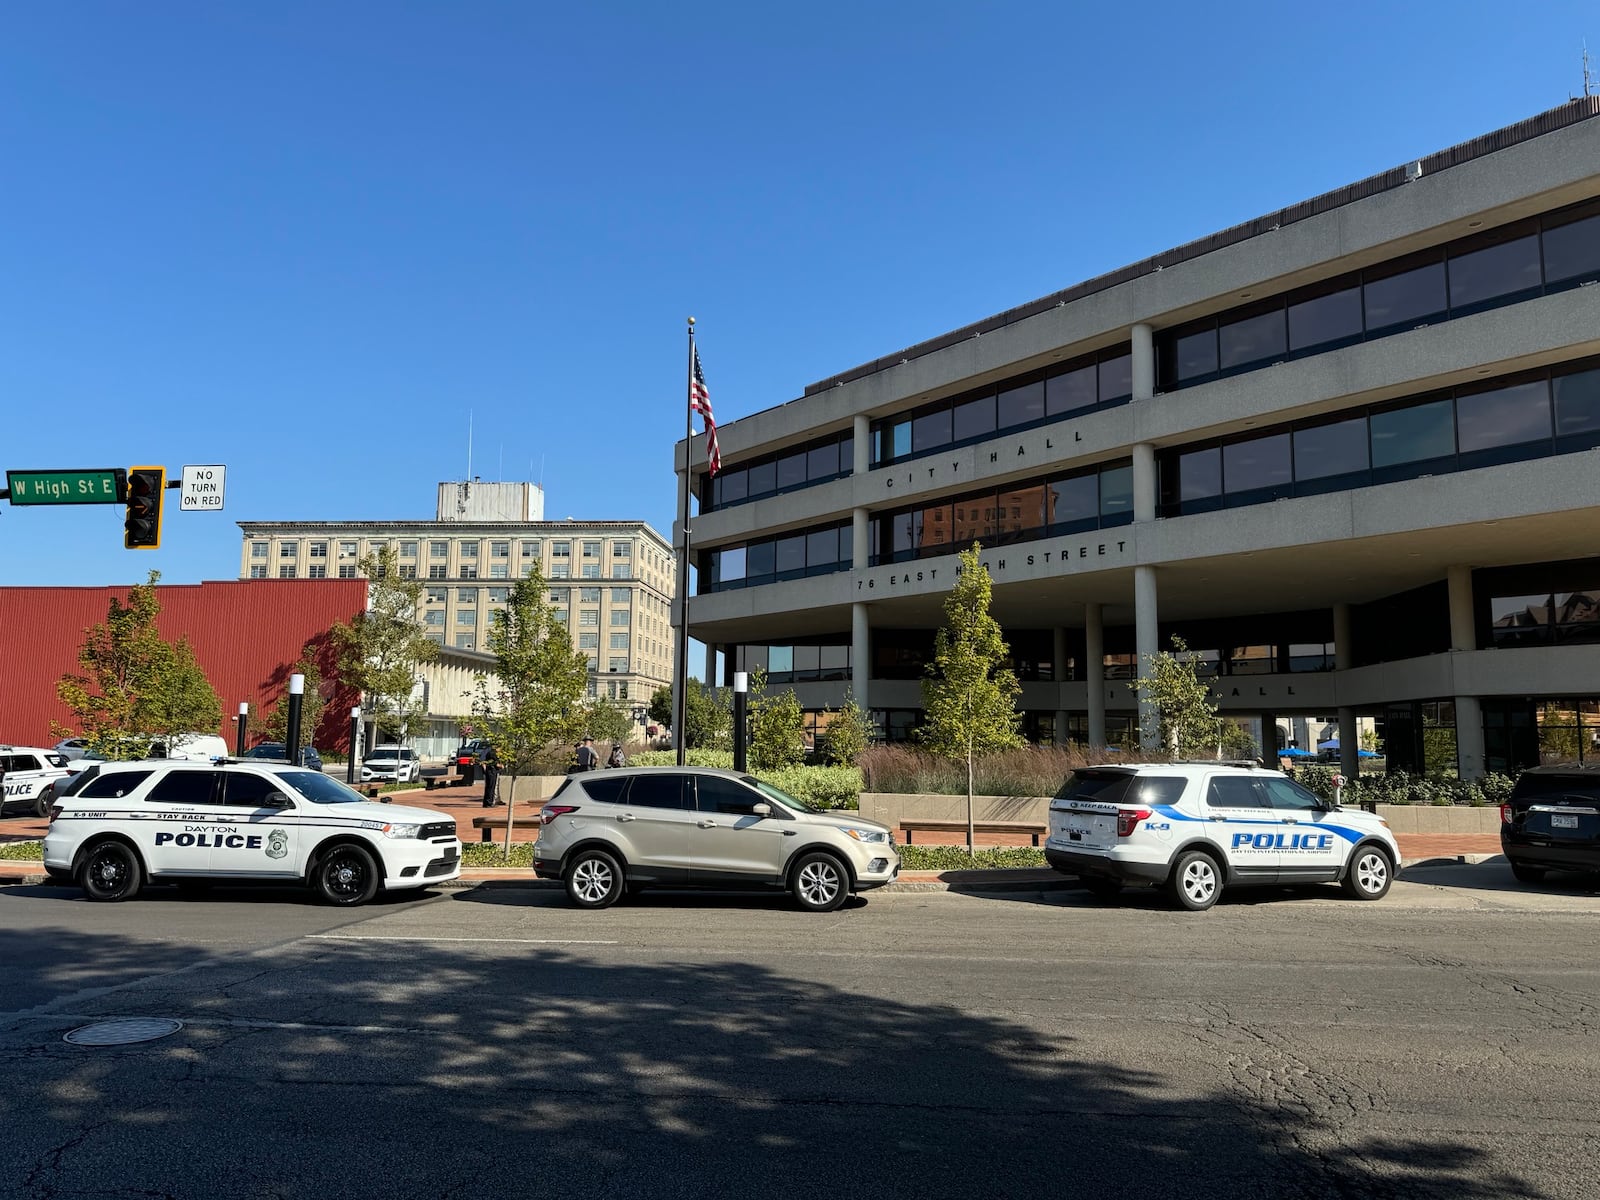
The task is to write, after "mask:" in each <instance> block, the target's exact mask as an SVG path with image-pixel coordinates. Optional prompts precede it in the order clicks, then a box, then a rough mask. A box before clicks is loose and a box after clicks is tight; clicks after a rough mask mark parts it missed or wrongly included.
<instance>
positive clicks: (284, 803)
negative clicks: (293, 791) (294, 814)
mask: <svg viewBox="0 0 1600 1200" xmlns="http://www.w3.org/2000/svg"><path fill="white" fill-rule="evenodd" d="M261 805H262V807H263V808H293V807H294V801H293V800H291V799H289V797H287V796H285V795H284V794H283V793H282V792H270V793H268V795H267V798H266V799H265V800H263V801H262V802H261Z"/></svg>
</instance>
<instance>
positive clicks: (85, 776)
mask: <svg viewBox="0 0 1600 1200" xmlns="http://www.w3.org/2000/svg"><path fill="white" fill-rule="evenodd" d="M99 775H100V764H99V763H96V764H95V765H94V766H92V767H86V768H84V769H83V770H82V771H79V772H78V773H77V774H76V775H74V776H73V777H72V778H71V779H69V780H67V786H66V787H64V788H62V789H61V790H60V791H58V792H57V793H56V795H57V796H76V795H77V794H78V793H79V792H81V791H83V789H84V788H86V787H88V786H89V784H90V782H91V781H92V780H94V779H96V778H98V777H99Z"/></svg>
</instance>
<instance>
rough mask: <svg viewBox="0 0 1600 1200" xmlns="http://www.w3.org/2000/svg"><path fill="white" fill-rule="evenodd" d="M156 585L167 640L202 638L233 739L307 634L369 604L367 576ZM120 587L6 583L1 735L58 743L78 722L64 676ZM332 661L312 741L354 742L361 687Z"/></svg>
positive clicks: (270, 695)
mask: <svg viewBox="0 0 1600 1200" xmlns="http://www.w3.org/2000/svg"><path fill="white" fill-rule="evenodd" d="M156 590H157V593H158V595H159V596H160V599H161V615H160V617H158V618H157V621H156V624H157V626H158V628H159V629H160V630H161V634H162V636H163V637H165V638H166V639H167V640H169V641H175V640H177V639H178V638H179V637H187V638H188V639H189V644H190V645H192V646H193V647H194V653H195V657H196V658H197V659H198V660H199V662H200V667H201V669H202V670H204V671H205V673H206V678H207V679H209V680H210V681H211V686H212V687H213V688H215V689H216V691H217V699H218V700H220V701H221V702H222V720H223V728H221V729H219V730H217V731H216V732H218V733H220V734H222V735H223V736H224V737H226V738H227V739H228V744H229V745H230V746H231V745H232V744H233V739H234V730H235V728H236V727H235V725H234V719H235V717H236V716H237V715H238V712H239V702H240V701H241V700H243V701H248V702H249V705H250V714H251V719H252V724H253V723H254V720H255V718H256V717H257V716H258V715H259V714H260V713H262V712H264V711H266V708H267V707H268V705H270V704H271V703H272V702H273V701H275V700H276V699H277V698H278V696H279V695H281V694H282V693H283V691H284V690H285V689H286V688H287V687H288V685H289V674H290V671H291V669H292V667H293V665H294V663H295V662H296V661H298V660H299V658H300V652H301V648H302V647H303V646H304V645H305V643H306V642H307V641H310V640H312V639H314V638H318V637H324V638H325V635H326V634H327V632H328V630H329V629H331V628H332V627H333V626H334V625H336V624H338V623H340V622H342V621H348V620H350V618H351V617H353V616H355V614H356V613H358V612H361V611H362V610H363V609H364V608H365V607H366V603H367V585H366V582H365V581H364V580H360V579H240V580H224V581H218V582H210V583H194V584H172V585H168V584H157V585H156ZM112 596H116V597H117V598H118V599H119V600H121V601H123V602H126V601H127V597H128V589H127V588H126V587H104V588H67V587H41V588H31V587H13V588H0V742H10V743H12V744H14V745H23V746H52V745H54V744H55V743H56V741H57V740H58V739H57V738H56V736H55V735H54V734H52V733H51V731H50V722H51V721H52V720H54V721H59V722H61V723H62V724H63V725H71V723H72V719H73V718H72V714H71V712H70V711H68V709H67V708H66V706H65V705H63V704H62V703H61V701H60V700H58V699H57V698H56V680H57V679H59V678H61V676H62V675H65V674H67V673H68V672H73V673H76V672H77V671H78V670H79V667H78V651H79V649H80V648H81V647H82V645H83V633H84V630H86V629H87V628H88V627H89V626H91V625H95V624H98V623H100V622H103V621H104V620H105V619H106V609H107V606H108V605H109V602H110V599H111V597H112ZM331 666H332V661H331V659H328V660H327V661H326V662H325V664H324V669H323V680H324V687H323V694H324V697H325V699H326V700H327V706H326V707H325V708H324V709H323V714H324V717H325V720H324V721H323V724H322V728H321V729H320V730H319V731H318V732H317V736H316V737H315V738H314V739H311V740H312V741H313V744H315V745H316V746H317V747H318V748H319V749H334V750H348V749H349V742H350V708H351V706H352V705H353V704H355V703H356V701H357V700H358V696H357V694H356V693H355V692H353V691H351V690H350V689H348V688H341V687H337V686H334V685H332V684H331V683H329V682H328V681H329V680H330V679H331V678H332V675H331V672H330V670H329V668H330V667H331ZM196 732H204V731H199V730H197V731H196ZM250 740H251V741H252V742H253V741H255V739H254V738H251V739H250Z"/></svg>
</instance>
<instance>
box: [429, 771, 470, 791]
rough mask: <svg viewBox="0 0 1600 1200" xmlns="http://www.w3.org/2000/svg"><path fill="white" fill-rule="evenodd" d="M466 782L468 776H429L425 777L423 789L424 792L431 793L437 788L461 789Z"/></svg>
mask: <svg viewBox="0 0 1600 1200" xmlns="http://www.w3.org/2000/svg"><path fill="white" fill-rule="evenodd" d="M466 782H467V780H466V776H464V775H427V776H424V777H423V780H422V788H423V790H424V791H428V792H431V791H433V789H434V788H436V787H439V788H447V787H459V786H460V785H462V784H464V783H466Z"/></svg>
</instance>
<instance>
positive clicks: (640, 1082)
mask: <svg viewBox="0 0 1600 1200" xmlns="http://www.w3.org/2000/svg"><path fill="white" fill-rule="evenodd" d="M526 895H527V894H526V893H524V894H523V896H522V897H519V899H525V898H526ZM556 898H557V897H555V896H554V894H552V899H556ZM457 899H460V900H462V901H464V902H471V901H472V899H473V897H472V896H471V894H470V893H463V894H460V895H458V896H457ZM151 902H152V903H159V902H155V901H151ZM479 902H487V903H498V902H499V900H498V898H497V897H495V896H493V895H492V894H491V895H490V896H488V897H482V898H479ZM737 902H738V901H737V900H736V899H735V898H727V897H718V898H714V899H713V898H707V897H692V896H667V895H665V894H663V895H662V896H661V897H659V898H656V897H647V898H646V899H644V900H642V901H641V903H650V904H651V905H653V906H662V907H672V908H684V909H686V910H690V911H693V910H694V909H696V908H699V907H703V906H707V905H713V904H715V905H717V906H721V905H723V904H732V903H737ZM141 903H146V902H145V901H141ZM542 903H543V894H541V895H540V900H539V903H538V904H536V905H535V907H541V906H542ZM52 936H55V937H56V938H57V939H58V945H56V947H55V949H56V950H57V951H58V952H59V955H58V957H57V958H56V959H54V960H53V961H55V962H57V963H59V964H62V965H59V966H55V967H51V968H49V969H51V970H56V971H71V970H77V969H79V967H80V966H81V967H82V968H83V969H85V970H87V971H88V972H89V975H88V978H93V977H96V976H104V977H118V976H126V975H127V974H128V973H129V972H130V971H134V970H137V971H138V972H140V973H142V974H143V975H147V976H148V975H152V974H156V973H159V972H163V971H168V972H174V973H175V974H174V975H173V976H171V977H170V979H169V978H166V977H163V978H162V980H161V981H159V982H158V983H155V984H151V985H149V986H148V987H147V986H144V985H141V986H139V987H137V988H131V989H127V990H124V991H123V992H121V993H119V994H117V995H116V996H114V997H111V998H108V999H107V1000H105V1001H104V1003H105V1005H106V1006H107V1007H106V1009H105V1011H108V1012H115V1013H118V1014H120V1015H128V1014H130V1013H138V1012H145V1013H150V1014H153V1015H154V1014H159V1015H172V1016H179V1017H185V1018H187V1019H189V1020H190V1021H191V1022H192V1023H191V1024H190V1025H189V1027H188V1028H186V1029H184V1030H183V1031H182V1032H181V1033H179V1034H178V1035H176V1036H174V1037H171V1038H167V1039H165V1040H163V1041H160V1042H152V1043H147V1044H143V1045H139V1046H132V1047H123V1048H117V1049H111V1050H99V1051H86V1050H83V1049H79V1048H76V1047H72V1046H67V1045H64V1044H63V1043H61V1042H60V1040H59V1038H60V1034H61V1032H62V1030H61V1029H59V1028H51V1027H50V1026H48V1025H45V1026H40V1025H38V1024H37V1023H30V1022H26V1021H25V1022H21V1023H20V1024H19V1023H13V1024H11V1025H10V1026H8V1027H4V1028H0V1039H3V1040H0V1073H3V1074H4V1076H5V1077H6V1078H7V1079H8V1084H7V1088H6V1092H5V1095H4V1097H0V1110H3V1113H4V1114H5V1116H6V1124H7V1127H8V1135H7V1138H6V1139H5V1140H4V1144H0V1179H3V1180H7V1181H9V1184H8V1185H0V1192H3V1191H4V1189H5V1186H12V1187H17V1188H20V1189H21V1190H20V1191H19V1192H18V1193H17V1194H19V1195H23V1194H26V1195H30V1196H37V1195H70V1194H81V1193H87V1192H91V1191H97V1192H104V1193H114V1194H125V1195H139V1194H151V1195H170V1196H181V1197H191V1196H193V1197H199V1196H206V1197H210V1196H230V1195H250V1196H272V1195H285V1196H295V1195H312V1194H338V1195H349V1196H363V1195H384V1196H424V1195H426V1196H443V1195H458V1194H459V1195H464V1196H472V1197H475V1198H478V1197H491V1196H525V1195H529V1194H539V1195H546V1196H566V1195H596V1196H604V1197H607V1198H608V1200H611V1198H618V1197H678V1196H682V1197H696V1198H701V1197H716V1196H728V1197H746V1196H748V1197H769V1196H771V1197H779V1196H795V1195H802V1194H804V1195H810V1194H813V1193H816V1192H821V1193H824V1194H829V1195H845V1196H850V1195H864V1196H917V1197H943V1196H950V1197H962V1198H964V1200H973V1198H984V1197H998V1196H1021V1195H1040V1194H1048V1193H1056V1192H1059V1193H1061V1194H1064V1195H1069V1196H1072V1195H1079V1196H1095V1197H1101V1196H1105V1197H1111V1196H1126V1197H1135V1196H1137V1197H1160V1196H1169V1195H1178V1194H1188V1195H1198V1194H1221V1195H1225V1196H1270V1197H1297V1196H1338V1197H1366V1196H1373V1197H1380V1196H1381V1197H1388V1196H1399V1195H1404V1196H1407V1197H1440V1198H1444V1197H1450V1198H1452V1200H1463V1198H1473V1197H1502V1196H1507V1195H1518V1196H1530V1195H1536V1194H1538V1193H1537V1192H1536V1191H1535V1190H1534V1189H1531V1188H1530V1187H1529V1186H1528V1184H1527V1183H1526V1181H1524V1180H1521V1179H1518V1178H1515V1177H1511V1176H1508V1175H1505V1174H1500V1173H1496V1172H1494V1171H1492V1170H1490V1169H1489V1162H1488V1157H1487V1155H1486V1154H1485V1153H1484V1152H1482V1151H1480V1150H1478V1149H1476V1148H1474V1147H1473V1146H1471V1145H1469V1144H1467V1142H1466V1141H1465V1140H1463V1138H1460V1137H1453V1136H1452V1137H1444V1138H1436V1139H1433V1140H1430V1141H1427V1142H1423V1141H1414V1140H1409V1139H1395V1138H1387V1137H1372V1136H1357V1135H1354V1134H1351V1135H1350V1136H1349V1137H1347V1136H1346V1135H1345V1133H1344V1131H1343V1124H1342V1123H1343V1122H1344V1121H1346V1120H1348V1119H1349V1116H1350V1113H1351V1111H1352V1105H1355V1104H1356V1101H1354V1100H1353V1099H1352V1098H1351V1097H1350V1095H1349V1092H1350V1089H1351V1087H1352V1085H1351V1084H1350V1083H1349V1082H1347V1081H1335V1080H1325V1079H1319V1077H1317V1076H1316V1075H1315V1074H1311V1075H1306V1074H1305V1073H1304V1072H1301V1073H1299V1074H1300V1075H1303V1076H1305V1077H1304V1078H1292V1077H1291V1076H1293V1075H1294V1074H1295V1073H1294V1072H1285V1073H1284V1074H1285V1078H1284V1082H1283V1085H1282V1087H1283V1091H1284V1093H1285V1097H1286V1098H1285V1101H1284V1102H1283V1103H1280V1104H1276V1105H1273V1106H1266V1105H1263V1104H1262V1103H1259V1102H1257V1101H1254V1100H1251V1099H1249V1098H1247V1097H1245V1096H1243V1095H1241V1094H1240V1093H1238V1092H1237V1091H1231V1090H1225V1089H1224V1090H1218V1091H1216V1092H1214V1093H1209V1094H1194V1093H1192V1092H1189V1091H1187V1090H1185V1089H1183V1088H1181V1087H1179V1086H1178V1085H1176V1084H1175V1083H1174V1082H1173V1081H1172V1079H1171V1078H1170V1077H1169V1076H1168V1074H1167V1073H1166V1072H1165V1071H1164V1069H1163V1063H1162V1062H1160V1061H1157V1060H1153V1059H1152V1060H1151V1061H1148V1062H1144V1063H1141V1064H1139V1065H1137V1066H1130V1065H1126V1064H1124V1065H1117V1064H1116V1063H1114V1062H1111V1061H1107V1060H1106V1059H1105V1058H1103V1057H1094V1056H1091V1055H1090V1054H1089V1053H1087V1051H1086V1049H1085V1048H1084V1047H1083V1046H1081V1045H1080V1043H1079V1042H1078V1041H1077V1040H1076V1038H1074V1037H1073V1036H1068V1035H1061V1036H1047V1035H1045V1034H1042V1033H1041V1032H1040V1031H1039V1030H1037V1029H1034V1028H1030V1027H1029V1026H1027V1025H1024V1024H1021V1023H1019V1022H1016V1021H1013V1020H1009V1019H1006V1018H1004V1017H1001V1016H995V1015H984V1014H978V1013H974V1012H971V1011H965V1010H963V1009H960V1008H957V1007H955V1006H953V1005H950V1004H946V1003H943V1002H941V1000H940V999H939V997H938V996H936V995H934V996H928V997H926V998H925V999H922V1000H919V1001H917V1002H908V1001H905V1000H899V999H893V998H886V997H885V995H883V994H881V993H882V992H883V991H885V990H892V988H891V987H890V984H891V983H892V982H893V981H891V980H890V979H889V977H888V976H887V975H885V976H884V977H883V980H882V986H881V987H879V994H874V993H873V992H872V990H871V989H872V988H873V986H874V985H875V983H876V982H878V979H877V977H878V975H879V974H880V973H882V972H886V971H887V970H888V968H887V967H885V966H884V965H883V964H880V963H876V962H875V961H874V960H873V959H872V958H871V957H870V956H863V957H862V958H861V959H860V960H858V962H859V966H858V967H857V968H855V969H858V970H859V971H861V972H862V973H863V975H864V978H863V979H862V981H861V983H860V984H859V985H858V986H859V987H860V988H861V990H859V991H857V990H850V989H847V988H843V987H837V986H830V985H827V984H821V983H818V982H816V981H814V980H811V979H805V978H799V977H794V976H791V975H788V974H785V973H783V972H782V971H780V970H773V969H767V968H764V967H761V966H756V965H751V964H747V963H739V962H711V963H706V962H693V963H671V962H667V963H656V962H643V963H641V962H638V961H631V960H630V959H629V958H628V957H627V955H625V954H623V953H622V952H620V951H619V952H617V954H616V956H615V957H601V956H587V955H584V954H580V953H571V952H566V951H561V950H555V949H552V948H548V947H539V948H538V949H537V951H532V950H530V952H529V953H526V954H524V953H521V952H487V951H485V950H484V949H483V948H481V947H464V946H460V945H455V944H451V943H448V942H427V941H419V942H415V943H407V944H405V945H404V946H403V947H398V946H396V945H395V944H392V943H390V944H386V943H383V942H380V941H372V942H362V941H320V942H312V941H307V942H300V943H297V944H296V945H295V946H294V947H293V948H292V949H288V950H280V951H277V952H272V953H261V954H254V955H241V956H238V957H236V958H234V959H232V960H230V961H227V962H222V963H217V964H202V965H201V967H200V968H198V969H196V962H195V956H194V955H193V954H191V953H189V952H188V951H187V949H186V948H185V947H184V946H182V945H171V944H167V945H154V946H152V945H150V944H143V945H137V946H136V945H132V944H130V943H128V942H125V941H122V940H119V939H116V938H111V937H104V936H96V935H82V934H66V933H54V934H53V935H52ZM21 937H22V935H21V934H19V933H17V932H14V931H6V930H3V929H0V962H13V961H19V962H26V961H29V958H28V956H27V955H23V954H21V953H20V947H19V945H18V941H19V938H21ZM55 982H57V983H61V982H69V981H61V980H57V981H55ZM1062 1017H1063V1020H1064V1021H1065V1022H1066V1025H1067V1027H1069V1028H1070V1027H1071V1014H1069V1013H1063V1014H1062ZM208 1020H209V1021H210V1023H209V1024H208V1023H207V1021H208ZM246 1022H255V1023H256V1024H247V1023H246ZM353 1027H361V1029H362V1030H365V1031H364V1032H352V1029H353ZM1263 1069H1265V1068H1263ZM1289 1093H1294V1094H1292V1095H1291V1094H1289ZM1357 1107H1358V1109H1364V1108H1365V1104H1364V1102H1363V1104H1361V1105H1359V1106H1357ZM29 1115H31V1116H33V1117H36V1118H38V1123H37V1125H36V1124H35V1123H33V1122H31V1121H29V1120H26V1119H23V1118H25V1117H27V1116H29ZM36 1129H37V1130H38V1132H35V1130H36Z"/></svg>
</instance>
